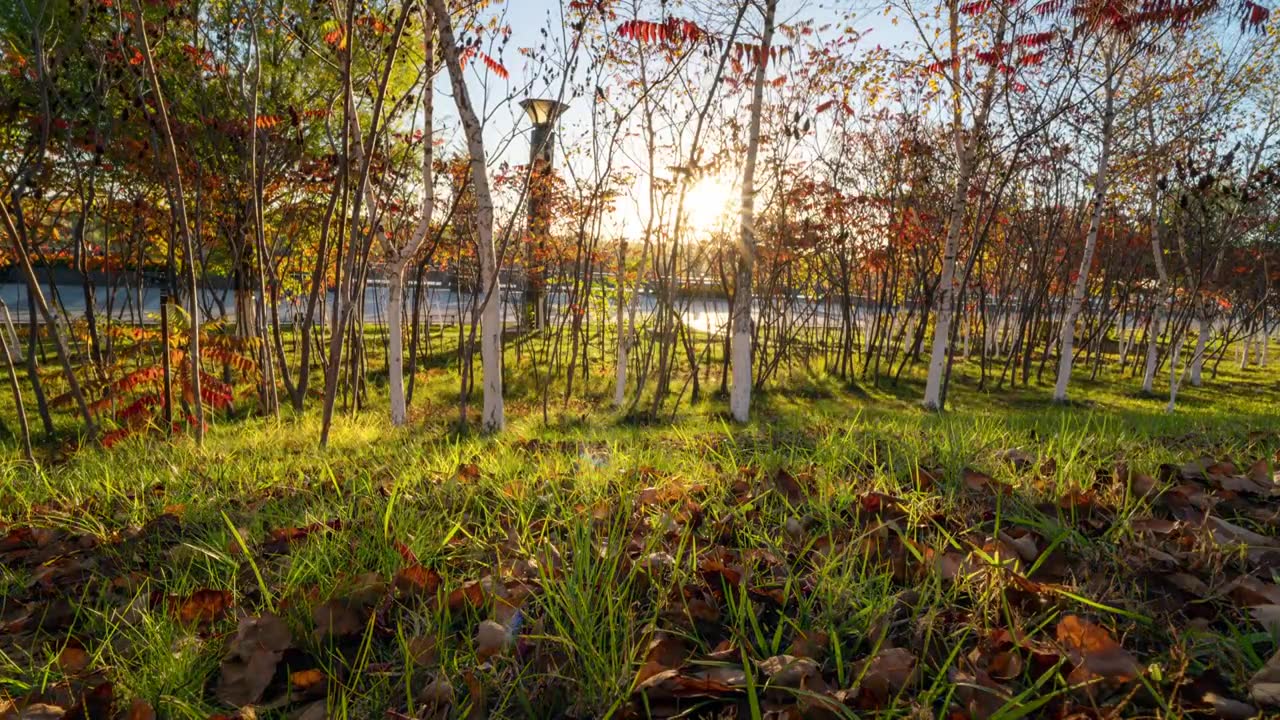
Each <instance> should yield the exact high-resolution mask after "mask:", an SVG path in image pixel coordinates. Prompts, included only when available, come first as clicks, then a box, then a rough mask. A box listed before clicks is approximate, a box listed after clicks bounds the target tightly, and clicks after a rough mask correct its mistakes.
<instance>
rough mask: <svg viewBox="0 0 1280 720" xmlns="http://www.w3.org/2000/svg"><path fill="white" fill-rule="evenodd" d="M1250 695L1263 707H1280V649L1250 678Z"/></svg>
mask: <svg viewBox="0 0 1280 720" xmlns="http://www.w3.org/2000/svg"><path fill="white" fill-rule="evenodd" d="M1249 697H1250V698H1252V699H1253V701H1254V702H1256V703H1258V704H1259V705H1262V706H1263V707H1271V708H1278V707H1280V650H1278V651H1276V654H1275V655H1272V656H1271V659H1270V660H1268V661H1267V664H1266V665H1264V666H1262V669H1260V670H1258V672H1256V673H1254V674H1253V677H1251V678H1249Z"/></svg>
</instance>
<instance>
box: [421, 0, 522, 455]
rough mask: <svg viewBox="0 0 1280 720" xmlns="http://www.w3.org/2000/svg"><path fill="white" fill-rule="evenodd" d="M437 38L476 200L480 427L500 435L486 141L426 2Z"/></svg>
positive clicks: (449, 29) (441, 18) (446, 29)
mask: <svg viewBox="0 0 1280 720" xmlns="http://www.w3.org/2000/svg"><path fill="white" fill-rule="evenodd" d="M430 2H431V12H432V13H433V14H434V15H435V19H436V29H437V31H438V32H439V33H440V50H441V53H442V54H443V56H444V63H445V65H446V66H448V68H449V80H450V84H451V85H452V86H453V100H454V103H455V104H456V105H457V106H458V116H459V118H461V120H462V128H463V131H464V132H465V133H466V137H467V152H468V154H469V155H470V156H471V184H472V187H473V188H474V191H475V196H476V239H477V241H478V243H479V247H478V248H477V253H476V254H477V255H479V257H480V284H481V286H482V287H481V298H480V364H481V368H482V373H483V376H482V382H483V383H484V410H483V414H482V416H481V425H482V426H483V427H484V429H485V430H487V431H490V432H496V431H499V430H502V428H503V426H504V425H505V423H506V420H505V417H504V410H503V402H502V318H501V305H502V301H501V294H500V293H499V292H498V258H497V254H496V253H495V252H494V247H493V197H492V196H491V195H490V193H489V176H488V168H487V167H486V162H485V152H484V135H483V133H482V131H481V128H480V119H479V117H477V116H476V111H475V108H474V107H473V106H472V105H471V96H470V94H469V93H468V92H467V81H466V77H465V76H464V75H463V70H462V64H461V61H460V59H459V54H458V44H457V40H456V39H455V38H454V34H453V25H452V24H451V21H450V19H449V11H448V10H447V9H445V6H444V0H430Z"/></svg>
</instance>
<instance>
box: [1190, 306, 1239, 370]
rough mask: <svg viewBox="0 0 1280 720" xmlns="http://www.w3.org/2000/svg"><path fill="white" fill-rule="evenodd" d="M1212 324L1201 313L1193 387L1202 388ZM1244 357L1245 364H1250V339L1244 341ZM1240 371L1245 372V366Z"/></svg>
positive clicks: (1192, 360)
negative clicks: (1205, 353)
mask: <svg viewBox="0 0 1280 720" xmlns="http://www.w3.org/2000/svg"><path fill="white" fill-rule="evenodd" d="M1210 324H1211V323H1210V322H1209V321H1208V320H1206V319H1205V317H1204V314H1203V313H1201V314H1200V315H1199V316H1198V317H1196V353H1195V355H1193V356H1191V378H1190V379H1191V386H1192V387H1200V383H1201V379H1200V371H1201V370H1203V369H1204V349H1205V345H1206V344H1207V343H1208V340H1209V326H1210ZM1244 357H1245V362H1248V360H1249V339H1248V338H1245V341H1244ZM1240 369H1241V370H1243V369H1244V366H1243V365H1241V367H1240Z"/></svg>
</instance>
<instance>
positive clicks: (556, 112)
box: [520, 98, 569, 126]
mask: <svg viewBox="0 0 1280 720" xmlns="http://www.w3.org/2000/svg"><path fill="white" fill-rule="evenodd" d="M520 107H522V108H524V111H525V114H527V115H528V116H529V120H530V122H532V123H533V124H534V125H535V126H537V125H550V124H551V123H553V122H555V121H556V120H557V119H558V118H559V117H560V115H561V114H563V113H564V111H565V110H568V109H569V106H568V105H565V104H564V103H562V102H556V101H555V100H549V99H546V98H528V99H526V100H521V101H520Z"/></svg>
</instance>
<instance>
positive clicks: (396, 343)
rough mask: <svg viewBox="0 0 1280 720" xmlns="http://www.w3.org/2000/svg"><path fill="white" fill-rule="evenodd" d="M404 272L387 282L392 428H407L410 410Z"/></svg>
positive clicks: (394, 270)
mask: <svg viewBox="0 0 1280 720" xmlns="http://www.w3.org/2000/svg"><path fill="white" fill-rule="evenodd" d="M403 324H404V268H403V267H395V268H392V269H391V272H390V277H388V278H387V377H388V380H389V382H390V389H391V424H392V425H396V426H399V425H404V424H405V422H407V421H408V416H409V408H408V406H407V404H406V403H405V399H404V330H403V328H402V326H403Z"/></svg>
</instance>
